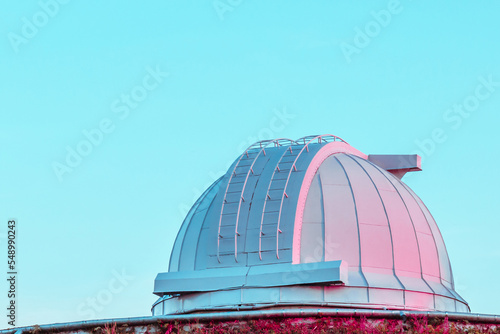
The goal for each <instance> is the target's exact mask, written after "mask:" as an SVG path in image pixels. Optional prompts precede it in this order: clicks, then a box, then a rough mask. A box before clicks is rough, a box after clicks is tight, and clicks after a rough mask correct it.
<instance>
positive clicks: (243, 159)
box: [217, 138, 295, 263]
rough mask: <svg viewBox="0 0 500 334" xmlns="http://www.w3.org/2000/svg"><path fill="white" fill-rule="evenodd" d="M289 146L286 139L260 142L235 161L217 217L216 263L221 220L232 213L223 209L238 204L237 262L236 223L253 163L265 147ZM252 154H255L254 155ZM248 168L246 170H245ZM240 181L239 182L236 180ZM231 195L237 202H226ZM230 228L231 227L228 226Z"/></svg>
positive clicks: (236, 259)
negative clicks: (236, 186) (233, 187)
mask: <svg viewBox="0 0 500 334" xmlns="http://www.w3.org/2000/svg"><path fill="white" fill-rule="evenodd" d="M287 143H288V144H289V145H293V144H294V143H295V142H294V141H293V140H291V139H288V138H278V139H274V140H261V141H258V142H256V143H254V144H252V145H250V146H249V147H248V148H247V149H246V150H245V152H243V154H242V155H241V156H240V157H239V159H238V160H237V162H236V164H235V165H234V167H233V170H232V171H231V176H230V177H229V181H228V183H227V186H226V191H225V193H224V200H223V202H222V207H221V212H220V217H219V227H218V236H217V261H218V262H219V263H220V262H221V260H220V241H221V239H223V238H224V236H223V235H222V234H221V227H222V219H223V217H224V216H227V217H228V218H229V217H230V216H232V215H234V213H224V208H226V207H227V206H226V205H227V204H235V203H238V209H237V212H236V215H235V216H234V219H235V221H234V260H235V261H236V262H238V236H240V234H239V232H238V223H239V217H240V210H241V203H242V202H244V201H245V198H244V197H243V194H244V193H245V188H246V185H247V182H248V178H249V176H250V175H251V174H254V170H253V167H254V165H255V162H256V161H257V159H258V158H259V156H260V155H261V154H263V155H266V151H265V149H266V147H268V146H269V145H270V144H274V146H275V147H279V146H283V145H284V144H287ZM254 153H256V154H255V155H254ZM249 161H251V163H250V164H242V163H244V162H249ZM241 167H243V171H241V170H240V171H239V172H238V173H237V170H238V168H241ZM246 167H248V168H246ZM240 175H244V176H245V179H244V181H243V182H233V180H234V179H236V178H238V176H240ZM238 181H240V180H238ZM234 184H241V188H240V187H238V190H236V191H232V192H229V187H230V186H231V185H234ZM230 193H233V194H236V193H237V194H239V195H238V196H237V198H238V200H237V201H234V202H228V198H227V197H228V194H230ZM229 226H231V225H229ZM225 237H232V236H225Z"/></svg>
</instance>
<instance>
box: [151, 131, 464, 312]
mask: <svg viewBox="0 0 500 334" xmlns="http://www.w3.org/2000/svg"><path fill="white" fill-rule="evenodd" d="M419 170H421V167H420V157H419V156H418V155H366V154H363V153H361V152H360V151H358V150H356V149H355V148H353V147H351V146H350V145H349V144H347V143H346V142H345V141H343V140H342V139H340V138H338V137H336V136H332V135H322V136H308V137H304V138H301V139H298V140H296V141H293V140H289V139H276V140H266V141H260V142H258V143H255V144H253V145H252V146H250V147H249V148H248V149H246V150H245V151H244V152H242V154H241V155H240V156H238V157H237V159H236V160H235V162H234V163H233V164H232V166H231V167H230V168H229V170H228V171H227V173H226V174H225V175H224V176H222V177H221V178H220V179H218V180H217V181H216V182H214V183H213V184H212V185H211V186H210V187H209V188H208V189H207V190H206V191H205V192H204V193H203V194H202V196H201V197H200V198H199V199H198V200H197V201H196V203H195V204H194V205H193V207H192V208H191V210H190V211H189V213H188V215H187V216H186V218H185V220H184V222H183V224H182V226H181V228H180V230H179V233H178V235H177V238H176V240H175V244H174V247H173V249H172V253H171V256H170V265H169V271H168V272H166V273H160V274H158V276H157V278H156V280H155V286H154V293H155V294H156V295H158V296H159V297H160V298H159V300H158V301H157V302H156V303H155V304H154V305H153V314H154V315H161V314H179V313H189V312H195V311H218V310H235V309H238V310H241V309H258V308H265V307H279V308H283V307H296V306H300V307H302V308H303V307H308V306H310V307H315V306H323V307H324V306H331V307H335V308H370V309H393V310H420V311H448V312H470V309H469V307H468V305H467V303H466V302H465V301H464V300H463V299H462V298H461V297H460V296H459V295H458V294H457V293H456V292H455V289H454V282H453V274H452V270H451V265H450V261H449V259H448V254H447V251H446V247H445V244H444V241H443V238H442V236H441V233H440V232H439V229H438V227H437V225H436V222H435V221H434V219H433V217H432V215H431V214H430V212H429V210H428V209H427V207H426V206H425V205H424V203H423V202H422V200H421V199H420V198H419V197H418V196H417V195H416V194H415V193H414V192H413V191H412V190H411V189H410V188H409V187H408V186H407V185H406V184H405V183H403V182H402V181H401V178H402V177H403V176H404V174H405V173H407V172H412V171H419Z"/></svg>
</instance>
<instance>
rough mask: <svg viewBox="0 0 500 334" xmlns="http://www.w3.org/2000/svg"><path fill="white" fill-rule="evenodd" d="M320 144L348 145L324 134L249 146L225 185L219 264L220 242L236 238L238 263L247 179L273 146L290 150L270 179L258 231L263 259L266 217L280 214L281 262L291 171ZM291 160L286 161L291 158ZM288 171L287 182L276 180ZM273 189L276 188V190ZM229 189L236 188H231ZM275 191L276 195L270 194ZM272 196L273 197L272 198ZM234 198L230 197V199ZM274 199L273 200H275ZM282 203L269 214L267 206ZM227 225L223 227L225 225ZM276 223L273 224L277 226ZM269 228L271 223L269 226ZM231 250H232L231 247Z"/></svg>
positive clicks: (279, 139)
mask: <svg viewBox="0 0 500 334" xmlns="http://www.w3.org/2000/svg"><path fill="white" fill-rule="evenodd" d="M316 140H317V142H318V143H319V144H326V143H330V142H334V141H340V142H343V143H346V142H345V141H344V140H343V139H342V138H340V137H337V136H334V135H330V134H325V135H312V136H306V137H302V138H300V139H298V140H296V141H294V140H292V139H288V138H278V139H274V140H261V141H258V142H256V143H254V144H252V145H250V146H249V147H248V148H247V149H246V150H245V151H244V152H243V153H242V154H241V155H240V157H239V158H238V160H237V161H236V163H235V164H234V167H233V169H232V170H231V173H230V176H229V180H228V182H227V185H226V190H225V192H224V200H223V202H222V206H221V211H220V215H219V226H218V231H217V233H218V235H217V261H218V262H219V263H221V239H224V238H233V237H234V260H235V261H236V262H238V237H239V236H240V233H239V231H238V227H239V217H240V210H241V205H242V202H244V201H245V198H244V193H245V188H246V185H247V183H248V179H249V177H250V176H251V175H253V174H254V165H255V163H256V161H257V160H258V158H259V157H260V156H261V155H264V156H265V155H266V148H267V147H269V146H270V145H271V144H273V145H274V147H280V146H288V149H286V150H284V151H283V154H282V155H281V157H280V159H279V161H278V163H277V165H276V168H275V169H274V171H273V174H272V176H271V181H270V183H269V186H268V188H267V192H266V197H265V200H264V207H263V210H262V216H261V223H260V232H259V258H260V260H262V238H263V236H264V235H265V233H264V231H263V228H264V226H265V225H266V224H265V221H266V214H267V215H269V214H276V213H277V214H278V220H277V222H276V257H277V258H278V259H279V234H280V233H282V231H281V230H280V222H281V209H282V206H283V201H284V199H285V198H288V194H287V192H286V190H287V187H288V183H289V181H290V176H291V174H292V171H297V167H296V163H297V161H298V159H299V157H300V156H301V155H302V153H303V152H304V150H305V151H306V152H309V145H310V144H312V143H313V142H315V141H316ZM290 157H291V158H292V159H291V160H286V159H290ZM284 172H288V174H287V176H286V179H285V178H281V176H280V177H277V175H278V174H277V173H279V174H280V175H282V174H281V173H284ZM283 180H286V181H285V183H284V186H283V187H277V188H276V184H279V183H280V181H283ZM273 186H274V187H273ZM230 188H236V189H231V190H230ZM271 192H273V194H272V193H271ZM276 192H278V193H279V195H278V196H277V197H276V196H274V194H275V193H276ZM271 195H273V196H271ZM229 197H231V198H229ZM273 197H274V198H273ZM278 199H279V200H280V204H279V210H278V211H266V208H267V206H268V203H269V202H270V201H275V200H278ZM236 204H237V209H236V212H231V210H230V209H229V207H230V205H236ZM233 209H234V208H233ZM223 222H224V224H223ZM274 223H275V222H274V221H272V223H271V224H273V225H274ZM223 225H224V226H234V234H233V232H231V234H227V235H223V232H222V228H223ZM267 225H270V224H267ZM231 248H232V247H231ZM222 252H223V253H226V252H232V249H223V250H222Z"/></svg>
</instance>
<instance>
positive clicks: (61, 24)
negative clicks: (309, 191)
mask: <svg viewBox="0 0 500 334" xmlns="http://www.w3.org/2000/svg"><path fill="white" fill-rule="evenodd" d="M3 8H4V10H2V11H1V12H0V36H1V38H0V94H1V95H0V96H1V99H0V110H1V111H0V175H2V177H1V181H0V197H1V201H0V223H1V224H0V226H1V227H0V234H1V236H0V237H1V238H2V239H1V243H2V245H3V246H1V247H0V249H1V253H2V254H3V255H1V256H3V260H1V261H2V263H3V264H2V265H1V266H0V267H1V268H2V272H3V273H5V272H6V271H7V268H6V265H5V263H6V257H7V256H6V254H5V253H6V246H5V241H6V225H7V220H8V219H9V218H10V217H14V218H16V219H17V220H18V225H19V231H18V262H19V267H18V271H19V277H18V287H17V289H18V295H19V297H18V304H19V305H18V322H17V325H31V324H35V323H53V322H66V321H76V320H86V319H95V318H110V317H128V316H140V315H149V314H150V307H151V304H152V303H153V302H154V301H155V299H156V298H155V296H154V295H152V288H153V280H154V278H155V275H156V274H157V273H158V272H160V271H165V270H166V269H167V264H168V259H169V254H170V250H171V247H172V244H173V241H174V238H175V236H176V233H177V230H178V228H179V227H180V224H181V223H182V220H183V216H184V214H185V213H186V209H187V208H189V207H190V206H191V204H192V203H193V202H194V200H195V199H196V198H197V196H198V195H199V194H201V192H202V191H203V190H204V189H205V188H206V187H207V186H208V185H209V184H210V183H211V182H213V181H214V180H215V179H216V178H218V177H219V176H220V175H222V174H223V173H224V171H225V169H226V168H227V167H228V165H229V164H230V163H231V162H232V161H233V160H234V159H235V158H236V157H237V155H238V154H239V153H240V152H241V150H242V149H243V148H244V147H245V146H248V145H250V144H251V143H252V142H254V141H256V140H258V139H268V138H276V137H288V138H292V139H295V138H299V137H302V136H305V135H310V134H324V133H331V134H335V135H337V136H340V137H342V138H344V139H345V140H346V141H347V142H349V143H350V144H351V145H353V146H354V147H356V148H357V149H359V150H361V151H362V152H364V153H367V154H370V153H372V154H384V153H386V154H391V153H393V154H397V153H400V154H405V153H415V152H417V153H419V154H420V155H422V156H423V169H424V171H423V172H419V173H412V174H411V175H407V176H406V177H405V178H404V181H406V182H407V184H409V185H410V187H412V188H413V189H414V190H415V191H416V193H417V194H418V195H419V196H421V198H422V199H423V200H424V202H425V203H426V204H427V206H428V207H429V209H430V211H431V212H432V213H433V215H434V217H435V218H436V221H437V223H438V225H439V227H440V229H441V232H442V234H443V236H444V239H445V241H446V244H447V247H448V252H449V256H450V259H451V261H452V265H453V269H454V276H455V282H456V286H457V291H458V292H459V293H460V294H461V295H462V296H463V297H464V299H466V300H467V301H468V302H469V303H470V306H471V309H472V311H473V312H479V313H490V314H500V304H499V302H498V301H499V300H500V287H499V285H498V276H499V275H500V268H499V263H500V244H499V241H498V240H499V239H498V238H499V235H500V221H499V218H498V213H497V212H496V209H497V208H498V203H499V202H500V193H499V189H500V178H499V177H498V173H497V168H498V166H499V165H500V155H499V148H500V141H499V140H498V138H497V134H498V123H499V121H500V40H499V32H500V20H499V19H498V17H499V14H500V2H498V1H494V0H490V1H467V2H460V3H457V2H451V1H446V2H444V1H443V2H440V3H439V4H437V3H436V2H435V1H427V0H419V1H417V0H413V1H410V0H401V1H369V2H368V1H356V2H354V1H326V0H318V1H291V0H287V1H285V0H275V1H257V0H254V1H249V0H248V1H247V0H241V1H238V0H220V1H212V0H176V1H173V0H172V1H168V0H166V1H156V0H151V1H147V2H142V1H141V2H140V1H117V0H109V1H105V2H103V1H96V0H88V1H68V0H65V1H62V0H41V1H40V2H38V1H34V0H28V1H22V2H21V1H17V2H16V1H11V2H8V3H5V4H4V6H3ZM1 256H0V258H1ZM1 282H2V283H0V289H1V290H0V295H1V296H2V298H0V303H1V307H2V309H4V307H6V305H7V302H8V301H7V298H6V291H7V284H6V281H5V279H2V280H1ZM0 319H1V320H0V327H2V328H5V327H7V322H6V318H5V317H4V315H3V314H2V315H1V317H0Z"/></svg>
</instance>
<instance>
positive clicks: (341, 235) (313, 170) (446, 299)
mask: <svg viewBox="0 0 500 334" xmlns="http://www.w3.org/2000/svg"><path fill="white" fill-rule="evenodd" d="M324 150H328V146H326V147H325V148H324ZM317 155H318V156H319V155H321V151H320V152H318V154H317ZM307 174H309V175H307ZM304 179H305V181H304V183H303V184H302V190H301V194H300V196H299V203H298V205H297V214H296V217H295V226H294V228H295V233H294V252H293V263H315V262H320V261H334V260H344V261H346V262H347V263H348V266H349V283H348V284H347V286H350V287H368V288H381V289H394V290H395V291H396V290H402V291H407V293H405V294H404V295H402V296H401V299H402V303H403V304H405V305H406V306H407V307H415V308H426V307H428V308H430V309H434V308H437V309H448V308H449V309H452V310H462V311H468V307H467V306H466V304H465V303H464V302H463V300H462V299H461V298H460V296H458V294H457V293H456V292H455V291H454V284H453V276H452V271H451V266H450V261H449V259H448V254H447V251H446V247H445V245H444V242H443V238H442V236H441V233H440V232H439V229H438V227H437V225H436V222H435V221H434V219H433V217H432V215H431V214H430V212H429V210H428V209H427V207H426V206H425V205H424V204H423V202H422V200H421V199H420V198H419V197H418V196H417V195H416V194H415V193H414V192H413V191H412V190H411V189H410V188H409V187H408V186H407V185H405V184H404V183H403V182H402V181H401V180H399V179H398V178H397V177H396V176H394V175H393V174H392V173H390V172H388V171H386V170H384V169H383V168H381V167H379V166H377V165H375V164H374V163H372V162H370V161H369V160H368V159H365V158H363V157H360V156H359V155H355V154H349V153H334V154H331V155H328V156H327V157H326V158H324V157H323V158H321V159H320V162H319V163H318V162H316V164H313V163H311V165H310V168H309V169H308V171H307V172H306V176H305V178H304ZM308 179H309V180H310V183H307V182H308ZM301 202H302V203H301ZM412 291H418V292H419V294H418V295H415V294H413V293H412ZM436 296H438V297H437V302H436ZM441 296H443V298H441ZM412 297H415V298H416V300H415V301H411V300H409V299H411V298H412ZM405 299H406V300H405ZM422 303H424V305H422ZM456 303H458V304H459V305H455V304H456Z"/></svg>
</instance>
